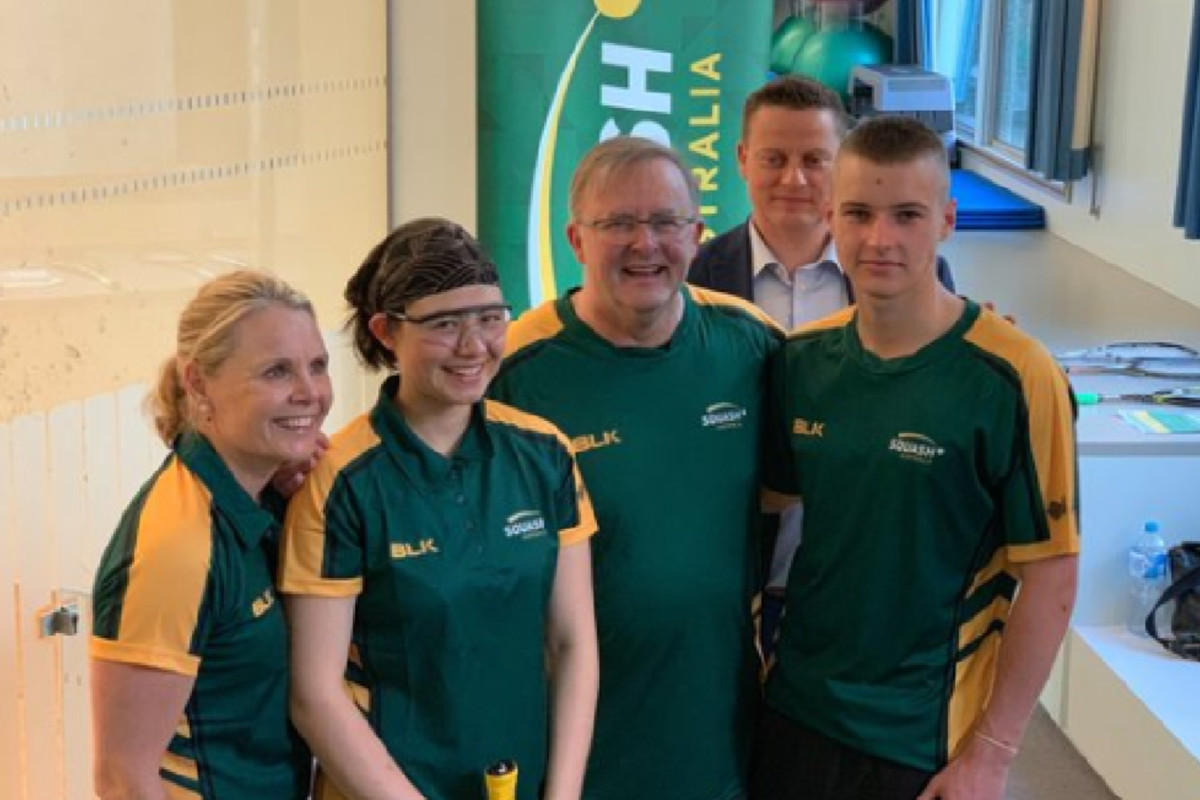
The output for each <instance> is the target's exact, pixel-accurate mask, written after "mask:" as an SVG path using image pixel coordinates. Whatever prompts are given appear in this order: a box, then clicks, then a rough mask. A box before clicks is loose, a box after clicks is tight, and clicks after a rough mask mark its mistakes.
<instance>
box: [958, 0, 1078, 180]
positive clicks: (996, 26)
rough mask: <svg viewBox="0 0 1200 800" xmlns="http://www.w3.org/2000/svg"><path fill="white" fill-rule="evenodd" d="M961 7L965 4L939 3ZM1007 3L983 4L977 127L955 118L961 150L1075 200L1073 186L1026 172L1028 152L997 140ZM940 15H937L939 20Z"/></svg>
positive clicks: (982, 1) (992, 0)
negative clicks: (1005, 7)
mask: <svg viewBox="0 0 1200 800" xmlns="http://www.w3.org/2000/svg"><path fill="white" fill-rule="evenodd" d="M937 2H938V3H939V4H941V3H960V2H963V0H937ZM1004 2H1005V0H980V17H979V25H980V35H979V65H978V73H977V76H976V85H975V119H974V125H971V124H968V123H966V122H964V121H962V119H961V117H956V118H955V133H956V135H957V137H958V144H959V147H960V148H962V149H963V150H964V151H966V152H967V154H968V156H970V157H977V158H980V159H983V160H984V161H987V162H988V163H989V164H990V165H992V166H994V167H997V168H999V169H1001V170H1003V171H1005V172H1007V173H1009V174H1010V175H1012V176H1013V177H1015V178H1018V179H1020V180H1022V181H1024V182H1027V183H1029V184H1032V185H1033V186H1035V187H1037V188H1039V189H1041V190H1043V191H1046V192H1049V193H1051V194H1054V195H1056V196H1058V197H1061V198H1063V199H1065V200H1067V201H1068V202H1070V199H1071V187H1072V184H1071V183H1069V182H1062V181H1052V180H1048V179H1047V178H1045V177H1043V176H1042V175H1039V174H1038V173H1036V172H1034V171H1032V170H1029V169H1026V168H1025V150H1024V148H1018V147H1013V146H1012V145H1010V144H1008V143H1006V142H1002V141H1000V140H999V139H998V138H997V136H996V117H997V115H998V109H997V94H998V92H999V86H1000V64H1001V57H1002V53H1001V49H1002V47H1001V44H1002V43H1001V39H1002V36H1003V31H1004V17H1003V14H1004V9H1003V5H1004ZM937 17H938V15H936V14H935V19H936V18H937Z"/></svg>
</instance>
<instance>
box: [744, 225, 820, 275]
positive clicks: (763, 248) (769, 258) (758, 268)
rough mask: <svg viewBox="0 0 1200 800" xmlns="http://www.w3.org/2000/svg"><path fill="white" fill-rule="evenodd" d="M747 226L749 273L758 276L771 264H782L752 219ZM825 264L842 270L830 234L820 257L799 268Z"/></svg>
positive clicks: (810, 267) (812, 267) (811, 267)
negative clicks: (748, 232)
mask: <svg viewBox="0 0 1200 800" xmlns="http://www.w3.org/2000/svg"><path fill="white" fill-rule="evenodd" d="M747 227H748V228H749V229H750V270H751V274H752V275H753V276H754V277H758V274H759V273H760V272H762V271H763V270H764V269H766V268H767V267H768V266H770V265H771V264H779V265H780V266H782V262H781V261H780V260H779V259H778V258H777V257H776V256H775V254H774V253H773V252H771V248H770V247H769V246H768V245H767V241H766V239H764V238H763V237H762V234H761V233H759V232H758V227H757V226H756V225H755V224H754V220H750V222H748V223H747ZM825 266H830V267H832V268H833V269H835V270H837V272H838V273H841V271H842V265H841V264H839V263H838V260H837V246H836V245H834V243H833V237H832V236H831V237H829V240H828V242H827V243H826V244H825V249H824V251H822V252H821V257H820V258H819V259H818V260H816V261H814V262H813V263H811V264H805V265H803V266H801V267H800V269H814V268H816V267H825Z"/></svg>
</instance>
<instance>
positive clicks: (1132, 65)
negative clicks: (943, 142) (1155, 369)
mask: <svg viewBox="0 0 1200 800" xmlns="http://www.w3.org/2000/svg"><path fill="white" fill-rule="evenodd" d="M1193 5H1194V4H1193V2H1192V0H1154V2H1132V1H1131V0H1108V2H1105V3H1104V4H1103V16H1102V19H1101V41H1100V51H1099V54H1100V64H1099V73H1098V77H1097V80H1098V82H1099V88H1098V98H1097V108H1096V128H1095V136H1096V140H1097V142H1098V144H1099V147H1098V151H1097V158H1098V169H1097V170H1096V177H1094V178H1089V179H1086V180H1084V181H1082V182H1080V183H1079V184H1077V185H1076V186H1075V187H1074V192H1073V197H1072V200H1071V202H1070V203H1066V202H1063V201H1061V200H1058V199H1056V198H1054V197H1052V196H1051V195H1049V194H1046V193H1042V192H1039V191H1038V190H1036V189H1031V188H1030V187H1029V186H1028V185H1026V184H1022V183H1018V182H1014V181H1012V180H1011V179H1008V178H1005V177H1004V176H1002V175H997V174H996V173H994V172H992V171H987V170H986V168H981V171H987V174H989V175H990V176H992V177H994V178H996V180H997V181H999V182H1000V183H1004V184H1006V185H1008V186H1010V187H1011V188H1013V189H1014V190H1016V191H1018V192H1020V193H1022V194H1025V195H1027V196H1029V197H1030V198H1031V199H1032V200H1034V201H1035V202H1038V203H1041V204H1042V205H1043V206H1045V207H1046V211H1047V213H1048V215H1049V224H1050V229H1051V231H1052V232H1054V233H1055V234H1057V235H1058V236H1061V237H1062V238H1064V239H1066V240H1068V241H1069V242H1072V243H1073V244H1076V245H1078V246H1080V247H1082V248H1084V249H1085V250H1088V251H1091V252H1092V253H1094V254H1095V255H1097V256H1099V257H1100V258H1102V259H1104V260H1105V261H1108V262H1110V263H1112V264H1115V265H1116V266H1118V267H1121V268H1122V269H1124V270H1126V271H1128V272H1130V273H1132V274H1134V275H1135V276H1137V277H1140V278H1142V279H1144V280H1146V281H1147V282H1149V283H1152V284H1155V285H1157V286H1159V287H1161V288H1163V289H1165V290H1167V291H1168V292H1170V293H1172V294H1174V295H1176V296H1178V297H1180V298H1181V299H1183V300H1185V301H1187V302H1189V303H1191V304H1192V305H1197V306H1200V242H1194V241H1187V240H1185V239H1184V238H1183V233H1182V231H1180V230H1179V229H1177V228H1174V227H1172V225H1171V220H1172V219H1173V217H1174V207H1175V206H1174V204H1175V184H1176V170H1177V169H1178V164H1179V140H1180V135H1181V131H1182V109H1183V96H1184V81H1185V77H1186V63H1187V55H1188V37H1189V35H1190V31H1191V17H1192V7H1193ZM1093 195H1094V196H1095V199H1096V201H1097V202H1098V205H1099V208H1100V211H1099V215H1098V216H1093V215H1092V214H1091V213H1090V209H1091V206H1092V201H1093Z"/></svg>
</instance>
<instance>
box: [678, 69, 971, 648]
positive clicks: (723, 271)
mask: <svg viewBox="0 0 1200 800" xmlns="http://www.w3.org/2000/svg"><path fill="white" fill-rule="evenodd" d="M846 127H847V125H846V114H845V112H844V110H843V108H842V101H841V98H840V97H839V96H838V94H837V92H835V91H833V90H832V89H829V88H828V87H826V86H824V85H822V84H821V83H819V82H817V81H815V80H813V79H811V78H805V77H800V76H796V75H785V76H782V77H779V78H776V79H775V80H773V81H771V82H770V83H767V84H765V85H764V86H762V87H761V88H759V89H758V90H757V91H755V92H753V93H751V94H750V96H749V97H747V98H746V103H745V106H744V107H743V110H742V140H741V141H740V142H739V143H738V148H737V156H738V170H739V172H740V173H741V175H742V178H743V180H745V181H746V190H747V192H748V193H749V195H750V206H751V212H750V219H748V220H747V221H746V222H744V223H743V224H741V225H738V226H737V227H735V228H733V229H732V230H729V231H727V232H726V233H723V234H722V235H720V236H718V237H716V238H714V239H712V240H711V241H709V242H707V243H705V245H704V246H703V247H701V248H700V252H699V253H698V254H697V255H696V259H695V261H694V262H693V263H692V266H691V270H690V271H689V273H688V280H689V281H690V282H691V283H693V284H695V285H697V286H704V287H707V288H709V289H717V290H720V291H722V292H729V293H730V294H735V295H737V296H738V297H741V298H743V299H745V300H750V301H753V302H754V303H755V304H756V305H758V306H759V307H760V308H762V309H763V311H765V312H767V313H768V314H769V315H770V316H771V318H772V319H774V320H775V321H776V322H777V323H779V325H781V326H782V327H783V328H784V330H789V331H790V330H792V329H793V328H796V327H799V326H800V325H803V324H804V323H807V322H812V321H814V320H818V319H820V318H822V317H824V316H827V315H829V314H832V313H833V312H835V311H838V310H840V309H841V308H843V307H845V306H847V305H850V304H851V303H853V302H854V290H853V287H852V286H851V285H850V281H849V280H848V279H847V277H846V275H845V273H844V272H843V270H842V268H841V266H840V265H839V264H838V258H837V252H836V250H835V249H834V245H833V240H832V238H831V237H830V232H829V225H828V224H827V223H826V221H825V207H826V205H827V204H828V203H829V191H830V181H831V176H832V173H833V158H834V156H835V155H837V151H838V147H839V145H840V143H841V140H842V137H843V136H844V135H845V133H846ZM937 273H938V280H939V281H941V283H942V285H943V286H945V287H946V288H947V289H949V290H950V291H954V278H953V277H952V275H951V274H950V267H949V265H948V264H947V263H946V261H945V259H942V258H940V257H939V258H938V262H937ZM801 515H802V509H801V507H800V506H798V505H797V506H795V507H793V508H790V509H788V510H787V511H785V512H784V513H783V515H782V517H781V518H779V521H778V522H776V520H775V518H774V517H770V518H768V519H767V520H765V521H764V532H765V534H766V536H765V537H764V547H765V548H766V550H765V552H764V554H763V555H764V559H765V563H766V564H767V565H769V569H768V570H767V576H766V577H767V589H766V593H765V596H764V602H763V625H762V636H763V638H762V645H763V652H764V653H767V654H769V653H770V652H771V650H772V649H773V639H774V631H775V629H776V623H777V621H778V619H779V616H780V613H781V611H782V608H783V587H784V585H785V584H786V583H787V572H788V568H789V567H790V566H791V562H792V554H793V553H794V552H795V550H796V545H797V544H799V541H800V523H801ZM776 529H778V543H776V536H775V531H776Z"/></svg>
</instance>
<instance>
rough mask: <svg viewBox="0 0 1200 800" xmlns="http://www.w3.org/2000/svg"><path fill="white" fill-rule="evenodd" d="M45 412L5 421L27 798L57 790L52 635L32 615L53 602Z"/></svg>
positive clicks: (56, 665) (58, 707)
mask: <svg viewBox="0 0 1200 800" xmlns="http://www.w3.org/2000/svg"><path fill="white" fill-rule="evenodd" d="M47 451H48V441H47V435H46V416H45V415H44V414H29V415H26V416H22V417H17V418H16V419H15V420H14V421H13V423H12V451H11V452H12V458H13V465H14V469H13V496H14V497H16V498H18V502H17V504H16V508H15V515H14V517H15V523H16V524H15V528H14V530H15V532H16V542H17V559H16V564H17V585H18V587H19V590H18V599H17V606H18V609H17V610H18V617H17V641H18V647H19V649H20V654H21V671H20V673H19V674H20V676H21V680H22V681H23V702H20V703H19V704H18V709H19V717H20V719H21V724H22V729H23V731H24V737H25V753H26V761H25V768H26V787H27V796H28V797H29V798H30V800H40V799H41V798H56V797H62V796H63V792H64V777H63V757H62V755H63V754H62V737H63V727H62V725H63V713H62V692H61V691H60V689H59V687H60V681H61V672H60V670H61V663H60V658H59V650H60V648H59V639H58V637H50V638H42V637H41V636H40V635H39V632H38V630H37V618H38V615H39V614H40V613H43V612H45V611H46V610H48V608H49V607H50V606H51V605H52V603H53V602H54V599H55V595H56V591H57V587H58V558H57V551H56V543H55V541H54V532H53V530H52V529H51V527H50V525H49V524H48V523H49V519H48V517H49V515H48V513H47V511H48V507H49V501H50V496H49V481H48V480H47V478H48V459H47Z"/></svg>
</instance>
